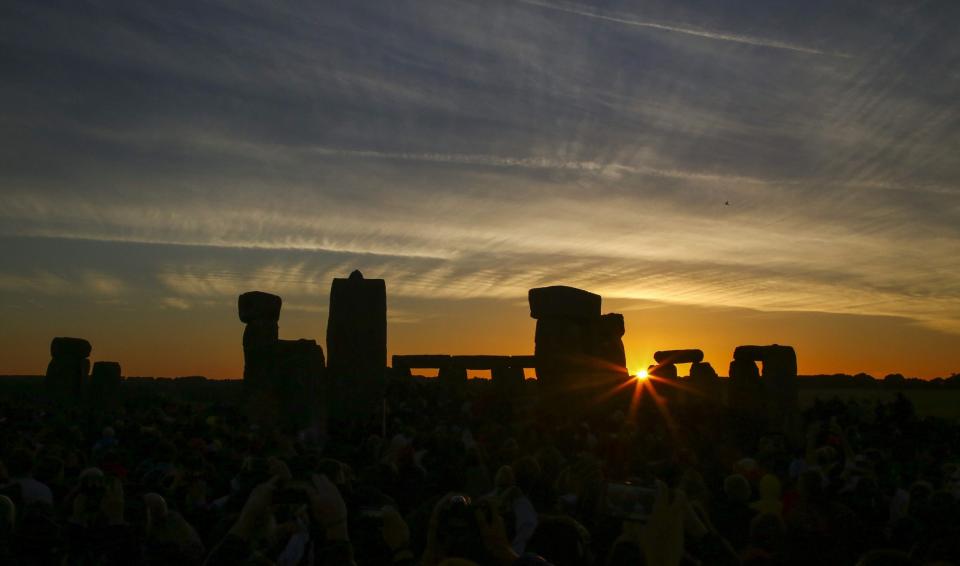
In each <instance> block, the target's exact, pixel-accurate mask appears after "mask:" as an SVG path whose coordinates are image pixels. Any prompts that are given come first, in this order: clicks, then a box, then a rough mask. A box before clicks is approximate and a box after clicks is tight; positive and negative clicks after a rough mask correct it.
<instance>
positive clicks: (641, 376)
mask: <svg viewBox="0 0 960 566" xmlns="http://www.w3.org/2000/svg"><path fill="white" fill-rule="evenodd" d="M634 377H636V378H637V379H638V380H642V379H646V378H647V370H645V369H638V370H637V374H636V375H635V376H634Z"/></svg>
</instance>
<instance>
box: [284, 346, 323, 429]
mask: <svg viewBox="0 0 960 566" xmlns="http://www.w3.org/2000/svg"><path fill="white" fill-rule="evenodd" d="M276 368H277V370H276V375H275V378H274V379H275V381H274V383H273V386H272V387H271V389H272V390H273V391H274V392H275V395H276V397H277V400H278V401H279V405H280V407H281V411H280V413H279V414H280V416H281V421H282V422H281V424H282V425H284V426H286V427H288V428H292V429H294V430H302V429H304V428H306V427H309V426H313V425H316V424H319V423H322V422H323V421H324V419H325V416H326V411H325V409H326V407H325V404H324V403H323V402H322V401H323V399H325V391H324V385H325V384H324V374H325V372H326V362H325V360H324V355H323V348H322V347H320V345H319V344H317V342H316V341H315V340H305V339H300V340H278V341H277V345H276Z"/></svg>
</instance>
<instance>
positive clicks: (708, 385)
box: [690, 362, 721, 404]
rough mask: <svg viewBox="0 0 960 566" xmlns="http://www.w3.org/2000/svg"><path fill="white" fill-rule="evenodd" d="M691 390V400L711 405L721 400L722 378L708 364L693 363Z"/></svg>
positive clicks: (691, 368)
mask: <svg viewBox="0 0 960 566" xmlns="http://www.w3.org/2000/svg"><path fill="white" fill-rule="evenodd" d="M690 388H691V390H692V395H691V397H690V398H691V399H692V400H694V401H695V402H702V403H708V404H709V403H718V402H719V400H720V396H721V391H720V378H719V376H717V372H716V370H714V369H713V366H712V365H710V364H709V363H708V362H693V363H692V364H691V365H690Z"/></svg>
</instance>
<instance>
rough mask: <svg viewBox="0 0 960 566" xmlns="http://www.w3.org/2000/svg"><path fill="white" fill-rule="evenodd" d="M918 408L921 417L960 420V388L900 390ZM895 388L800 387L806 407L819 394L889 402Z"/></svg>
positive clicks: (870, 402) (829, 397)
mask: <svg viewBox="0 0 960 566" xmlns="http://www.w3.org/2000/svg"><path fill="white" fill-rule="evenodd" d="M900 391H902V393H903V394H904V395H906V397H907V398H908V399H910V400H911V401H912V402H913V405H914V407H916V410H917V414H918V415H921V416H931V417H941V418H945V419H954V420H956V419H960V389H902V390H900ZM896 393H897V391H896V390H889V389H883V390H880V389H875V388H852V387H851V388H809V389H807V388H801V389H800V406H801V407H806V406H808V405H810V404H812V403H813V402H814V400H815V399H816V398H817V397H819V398H821V399H832V398H834V397H839V398H841V399H857V400H860V401H862V402H865V403H869V404H873V403H876V402H878V401H890V400H892V399H893V398H894V396H895V395H896Z"/></svg>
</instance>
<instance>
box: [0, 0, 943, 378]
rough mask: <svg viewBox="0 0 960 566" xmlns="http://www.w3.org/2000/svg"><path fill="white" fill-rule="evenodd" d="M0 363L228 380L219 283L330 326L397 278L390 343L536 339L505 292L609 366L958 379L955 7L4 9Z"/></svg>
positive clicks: (443, 3)
mask: <svg viewBox="0 0 960 566" xmlns="http://www.w3.org/2000/svg"><path fill="white" fill-rule="evenodd" d="M0 14H2V15H0V73H2V77H3V79H2V81H0V373H29V374H38V373H43V371H44V369H45V367H46V364H47V362H48V361H49V343H50V339H51V338H52V337H54V336H80V337H84V338H87V339H89V340H90V341H91V342H92V343H93V356H92V357H93V359H94V360H117V361H119V362H121V364H122V365H123V367H124V373H125V374H127V375H190V374H203V375H207V376H210V377H238V376H240V375H241V373H242V363H243V360H242V352H241V348H240V338H241V334H242V332H243V326H242V324H241V323H240V322H239V320H238V319H237V313H236V297H237V295H238V294H239V293H241V292H244V291H248V290H254V289H259V290H264V291H268V292H272V293H276V294H279V295H281V296H282V297H283V299H284V307H283V314H282V316H281V319H280V334H281V337H282V338H301V337H303V338H316V339H317V340H318V341H319V342H321V343H323V339H324V336H325V332H326V316H327V302H328V298H329V290H330V282H331V279H332V278H333V277H345V276H347V275H348V274H349V273H350V271H352V270H353V269H355V268H359V269H361V270H362V271H363V272H364V274H365V275H366V276H367V277H380V278H384V279H386V282H387V293H388V304H389V331H388V332H389V344H388V347H389V352H390V353H391V354H420V353H451V354H527V353H532V351H533V334H534V321H533V320H532V319H531V318H530V317H529V309H528V307H527V290H528V289H530V288H531V287H537V286H544V285H554V284H566V285H573V286H577V287H581V288H584V289H587V290H590V291H592V292H595V293H598V294H600V295H602V296H603V297H604V312H621V313H623V314H624V317H625V319H626V327H627V334H626V336H625V337H624V343H625V345H626V348H627V355H628V362H629V365H630V369H631V370H634V369H637V368H640V367H646V365H647V364H648V363H652V353H653V351H654V350H657V349H666V348H687V347H700V348H702V349H703V350H704V351H705V353H706V359H707V361H710V362H711V363H713V365H714V367H715V368H717V370H718V371H719V372H720V373H721V374H723V375H726V373H727V364H728V363H729V362H730V360H731V354H732V351H733V348H734V347H735V346H737V345H739V344H747V343H762V344H768V343H774V342H776V343H780V344H791V345H793V346H794V347H795V348H796V349H797V352H798V358H799V364H800V371H801V373H834V372H846V373H856V372H860V371H865V372H869V373H872V374H874V375H877V376H883V375H885V374H887V373H893V372H900V373H903V374H905V375H912V376H920V377H934V376H938V375H940V376H943V375H949V374H951V373H953V372H960V36H958V34H957V22H958V21H960V2H957V1H956V0H941V1H937V0H932V1H929V2H923V3H915V2H902V1H899V0H897V1H893V0H891V1H871V2H862V1H852V0H851V1H847V0H822V1H821V0H804V1H802V2H801V1H796V0H756V1H752V2H748V1H724V2H716V1H706V0H656V1H652V2H646V1H643V2H641V1H640V0H633V1H621V0H611V1H603V2H586V1H581V2H579V3H578V2H567V1H562V0H472V1H461V0H433V1H405V0H390V1H375V0H360V1H358V0H349V1H347V0H344V1H323V2H276V1H270V2H268V1H256V2H254V1H245V0H223V1H218V2H156V1H150V2H148V1H133V0H126V1H123V2H76V1H64V2H55V1H45V2H36V1H31V0H26V1H22V2H17V1H12V2H4V5H3V7H2V8H0Z"/></svg>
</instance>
